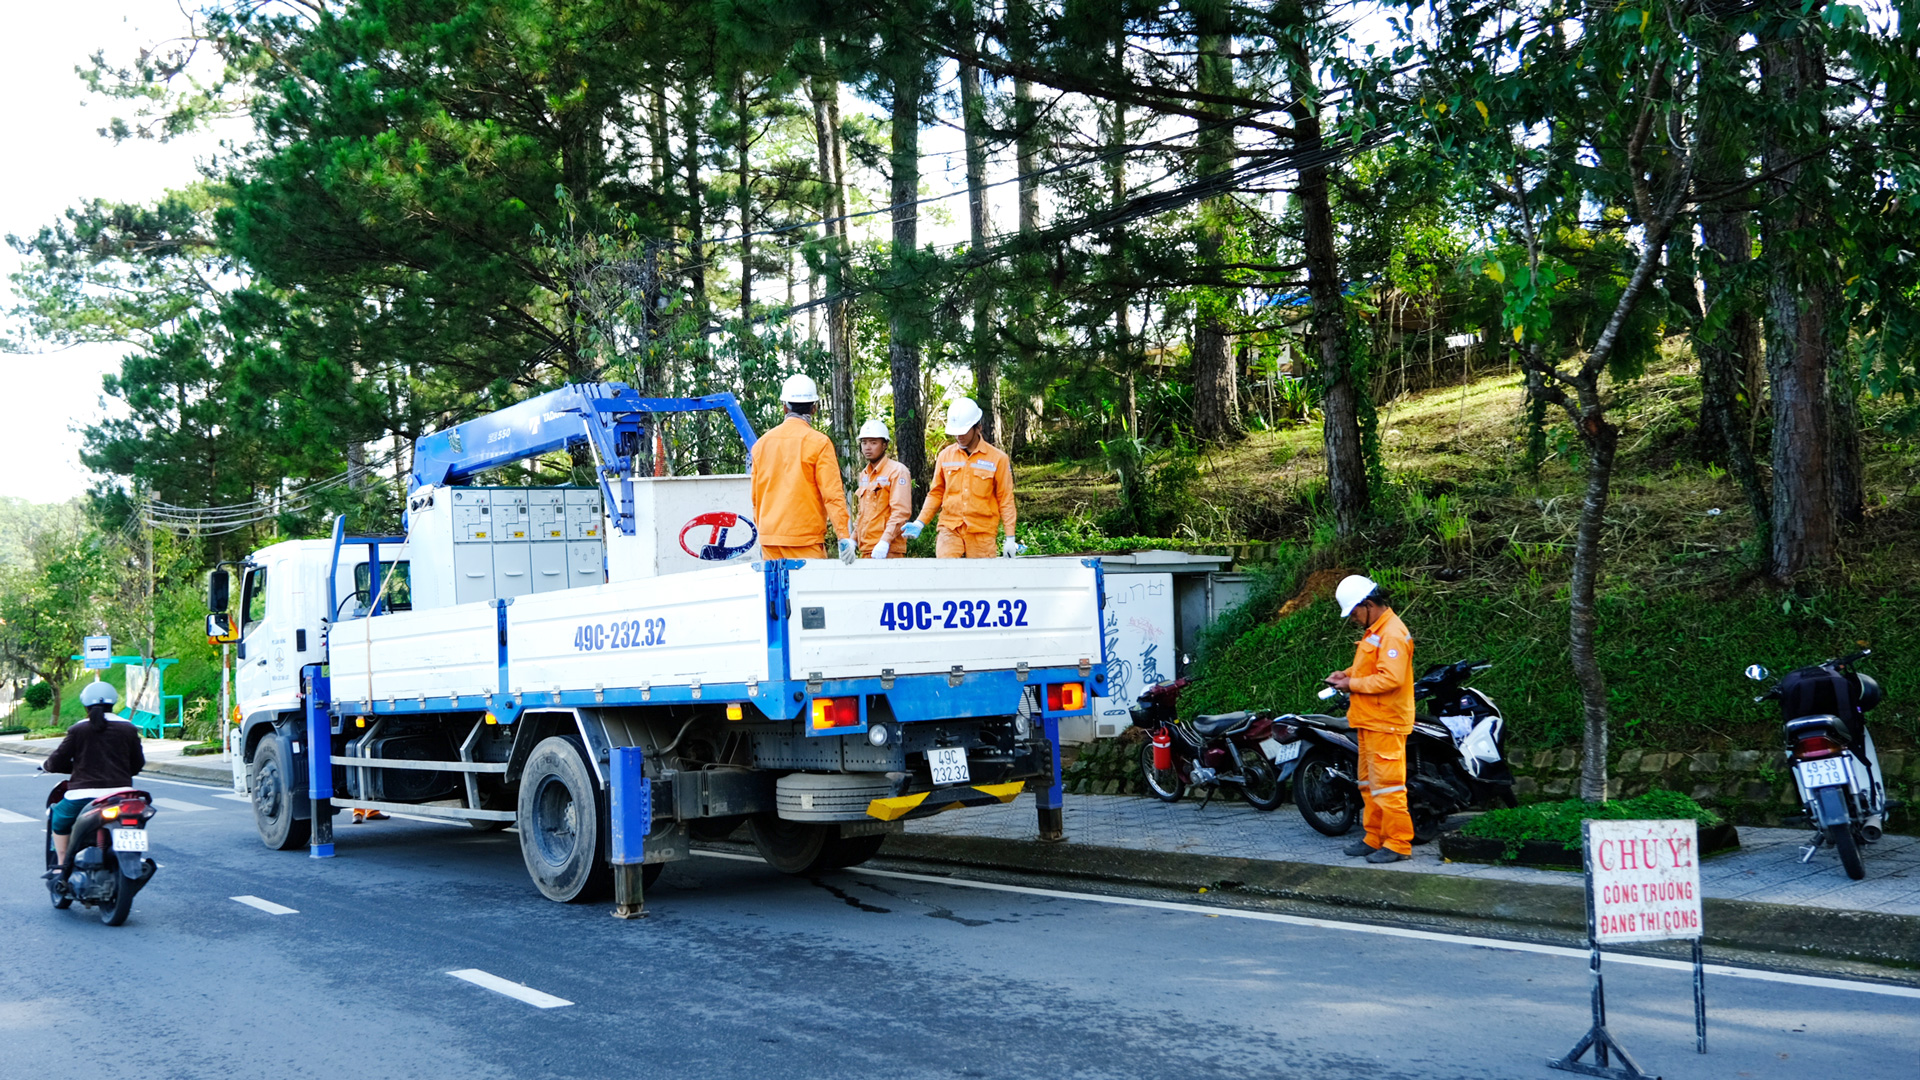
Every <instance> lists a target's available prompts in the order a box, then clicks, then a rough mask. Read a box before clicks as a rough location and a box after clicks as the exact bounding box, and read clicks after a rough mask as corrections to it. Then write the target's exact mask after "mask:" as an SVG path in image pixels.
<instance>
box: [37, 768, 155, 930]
mask: <svg viewBox="0 0 1920 1080" xmlns="http://www.w3.org/2000/svg"><path fill="white" fill-rule="evenodd" d="M66 793H67V784H66V781H64V780H63V781H61V782H60V783H59V784H56V785H54V788H53V791H52V792H50V793H49V794H48V795H47V839H46V852H47V870H48V871H49V876H48V878H47V892H48V893H49V894H51V895H52V898H53V906H54V908H55V909H56V910H59V911H65V910H66V909H67V908H69V907H72V906H73V902H74V901H75V900H78V901H80V903H81V905H82V906H85V907H90V908H97V909H99V914H100V921H101V922H103V923H106V924H107V925H108V926H119V925H120V924H122V923H124V922H126V921H127V915H128V913H130V912H131V911H132V910H133V898H134V896H135V894H137V893H138V892H139V891H140V890H141V889H143V888H145V887H146V884H147V882H149V881H151V880H153V872H154V871H155V870H156V869H158V867H157V866H156V865H155V864H154V861H153V860H152V859H149V858H147V857H146V855H145V854H144V852H145V851H146V850H147V822H148V821H151V820H152V819H153V815H154V814H155V813H156V811H155V810H154V808H153V796H152V795H149V794H147V793H146V792H144V791H134V790H128V791H120V792H115V793H114V794H112V795H106V796H103V797H101V798H98V799H95V800H93V801H92V802H90V803H88V804H87V805H86V806H85V807H84V808H83V809H82V810H81V811H80V816H79V817H78V818H77V819H75V821H74V823H73V836H72V837H71V842H70V843H69V844H68V845H67V861H66V865H64V866H61V865H59V864H57V863H55V861H54V855H53V807H54V804H56V803H58V802H59V801H60V800H61V799H63V798H65V797H66ZM56 869H57V870H60V871H61V873H60V874H57V875H55V874H52V873H51V872H52V871H54V870H56ZM63 878H64V880H63Z"/></svg>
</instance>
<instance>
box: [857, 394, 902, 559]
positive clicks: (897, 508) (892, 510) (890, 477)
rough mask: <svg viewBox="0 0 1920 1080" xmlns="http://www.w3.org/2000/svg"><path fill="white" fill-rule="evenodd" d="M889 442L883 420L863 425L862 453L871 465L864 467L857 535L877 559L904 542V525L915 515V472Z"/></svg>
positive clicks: (863, 548)
mask: <svg viewBox="0 0 1920 1080" xmlns="http://www.w3.org/2000/svg"><path fill="white" fill-rule="evenodd" d="M887 442H888V435H887V425H886V424H884V423H882V422H881V421H879V420H869V421H867V422H866V423H865V424H862V425H861V426H860V456H861V457H864V458H866V459H867V467H866V468H864V469H862V470H860V487H859V489H858V498H859V507H858V509H857V511H856V514H857V516H856V517H855V518H854V522H853V539H854V542H855V543H856V544H858V545H859V548H860V554H861V555H864V556H866V557H868V558H873V559H884V558H886V557H887V556H889V555H891V554H893V552H894V549H895V548H898V547H901V546H903V541H902V540H901V539H900V527H901V526H902V525H905V524H906V523H907V519H908V518H910V517H912V516H913V476H912V474H910V473H908V472H907V467H906V466H905V465H902V464H900V463H899V462H898V461H896V460H894V459H893V458H890V457H888V456H887Z"/></svg>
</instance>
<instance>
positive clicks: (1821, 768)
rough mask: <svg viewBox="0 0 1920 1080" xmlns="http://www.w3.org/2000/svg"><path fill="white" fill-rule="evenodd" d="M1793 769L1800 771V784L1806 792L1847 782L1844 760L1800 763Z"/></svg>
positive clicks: (1833, 759)
mask: <svg viewBox="0 0 1920 1080" xmlns="http://www.w3.org/2000/svg"><path fill="white" fill-rule="evenodd" d="M1794 768H1796V769H1798V770H1799V771H1800V783H1801V784H1802V785H1804V786H1805V787H1806V789H1807V790H1808V791H1812V790H1813V789H1814V788H1823V787H1832V786H1833V785H1835V784H1845V783H1847V782H1848V780H1849V777H1848V775H1847V761H1846V759H1845V758H1837V757H1836V758H1821V759H1819V760H1817V761H1802V762H1800V763H1799V764H1797V765H1795V766H1794Z"/></svg>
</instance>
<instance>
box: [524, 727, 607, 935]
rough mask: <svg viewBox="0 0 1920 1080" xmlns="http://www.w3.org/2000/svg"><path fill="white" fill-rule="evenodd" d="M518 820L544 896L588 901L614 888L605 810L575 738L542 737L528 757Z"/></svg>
mask: <svg viewBox="0 0 1920 1080" xmlns="http://www.w3.org/2000/svg"><path fill="white" fill-rule="evenodd" d="M519 825H520V856H521V858H522V859H524V860H525V861H526V864H527V875H528V876H529V877H531V878H533V884H534V887H535V888H537V889H539V890H540V894H541V895H542V896H545V897H546V898H547V899H549V900H558V901H560V902H562V903H588V902H591V901H595V900H599V899H602V898H604V897H605V896H607V895H608V894H609V893H610V892H611V891H612V887H613V867H612V866H610V865H608V863H607V860H606V858H605V852H604V851H603V848H604V847H605V846H606V836H607V832H608V826H607V814H606V809H605V807H604V806H602V804H601V800H600V792H599V788H598V786H597V785H596V784H595V783H594V782H593V773H592V772H590V771H588V769H587V763H586V759H585V756H584V755H582V754H581V752H580V746H579V744H578V743H576V742H574V741H573V740H572V739H568V738H563V737H560V736H557V735H556V736H551V737H549V738H546V739H543V740H541V742H540V745H538V746H536V747H534V748H533V753H532V754H530V755H528V756H527V765H526V768H525V769H524V770H522V772H521V774H520V808H519Z"/></svg>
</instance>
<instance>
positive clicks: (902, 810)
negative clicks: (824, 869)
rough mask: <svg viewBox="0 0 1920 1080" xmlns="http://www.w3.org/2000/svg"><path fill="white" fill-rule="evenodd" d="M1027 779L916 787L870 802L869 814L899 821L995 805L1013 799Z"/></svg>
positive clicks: (868, 805) (884, 819)
mask: <svg viewBox="0 0 1920 1080" xmlns="http://www.w3.org/2000/svg"><path fill="white" fill-rule="evenodd" d="M1026 786H1027V785H1026V782H1025V781H1024V780H1015V781H1013V782H1012V783H1010V784H974V785H970V786H967V787H950V788H939V789H937V790H934V791H916V792H914V793H913V794H911V795H895V796H893V797H892V798H887V799H875V800H873V801H872V802H870V803H868V804H867V816H868V817H874V818H879V819H880V820H881V821H899V820H900V819H901V818H910V817H913V818H921V817H928V816H931V815H933V814H938V813H941V812H943V811H946V810H952V809H953V808H954V807H956V806H991V805H993V804H994V803H1010V802H1012V801H1013V798H1014V796H1016V795H1018V794H1020V792H1021V789H1023V788H1025V787H1026Z"/></svg>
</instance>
